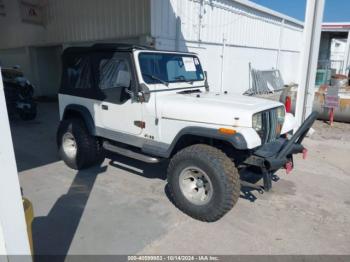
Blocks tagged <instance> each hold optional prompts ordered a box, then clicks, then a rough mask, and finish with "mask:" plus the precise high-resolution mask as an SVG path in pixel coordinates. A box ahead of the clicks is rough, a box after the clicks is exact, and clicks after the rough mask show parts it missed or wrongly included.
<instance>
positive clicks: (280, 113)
mask: <svg viewBox="0 0 350 262" xmlns="http://www.w3.org/2000/svg"><path fill="white" fill-rule="evenodd" d="M285 115H286V110H285V109H284V107H283V106H282V107H279V108H277V119H278V123H279V124H283V123H284V117H285Z"/></svg>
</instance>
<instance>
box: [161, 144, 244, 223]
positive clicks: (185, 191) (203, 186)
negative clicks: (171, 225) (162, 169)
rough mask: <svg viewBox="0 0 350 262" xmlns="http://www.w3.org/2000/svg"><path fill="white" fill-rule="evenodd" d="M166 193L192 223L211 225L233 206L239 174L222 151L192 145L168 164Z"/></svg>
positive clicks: (201, 145)
mask: <svg viewBox="0 0 350 262" xmlns="http://www.w3.org/2000/svg"><path fill="white" fill-rule="evenodd" d="M168 189H169V194H170V197H171V199H172V200H173V202H174V204H175V205H176V206H177V207H178V208H179V209H180V210H181V211H183V212H184V213H186V214H187V215H189V216H191V217H193V218H195V219H198V220H201V221H206V222H214V221H217V220H219V219H220V218H221V217H223V216H224V215H225V214H226V213H227V212H228V211H229V210H231V209H232V207H233V206H234V205H235V204H236V202H237V200H238V198H239V195H240V180H239V174H238V171H237V169H236V168H235V166H234V163H233V162H232V161H231V160H230V159H229V158H228V157H227V156H226V155H225V154H224V153H223V152H222V151H220V150H218V149H217V148H214V147H211V146H208V145H204V144H198V145H193V146H190V147H187V148H185V149H183V150H181V151H179V152H178V153H177V154H176V155H175V156H174V157H173V158H172V160H171V161H170V164H169V168H168Z"/></svg>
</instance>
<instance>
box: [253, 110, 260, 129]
mask: <svg viewBox="0 0 350 262" xmlns="http://www.w3.org/2000/svg"><path fill="white" fill-rule="evenodd" d="M252 126H253V128H254V130H255V131H261V130H262V128H263V126H262V114H261V113H257V114H255V115H253V124H252Z"/></svg>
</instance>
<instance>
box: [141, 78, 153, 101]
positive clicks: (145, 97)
mask: <svg viewBox="0 0 350 262" xmlns="http://www.w3.org/2000/svg"><path fill="white" fill-rule="evenodd" d="M139 90H140V91H139V93H138V100H139V101H140V102H145V103H147V102H148V101H149V99H150V97H151V93H150V91H149V89H148V87H147V85H146V84H144V83H142V84H139Z"/></svg>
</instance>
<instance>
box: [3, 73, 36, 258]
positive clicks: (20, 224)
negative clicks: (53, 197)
mask: <svg viewBox="0 0 350 262" xmlns="http://www.w3.org/2000/svg"><path fill="white" fill-rule="evenodd" d="M0 126H1V128H0V166H1V176H0V179H1V181H0V228H1V230H0V234H1V236H0V241H2V242H3V243H0V251H1V252H4V254H0V256H1V255H4V256H5V257H6V256H7V260H6V261H10V262H11V261H32V259H31V257H30V254H31V252H30V247H29V241H28V235H27V226H26V222H25V217H24V208H23V203H22V196H21V189H20V185H19V179H18V173H17V166H16V160H15V154H14V150H13V144H12V137H11V131H10V125H9V120H8V114H7V108H6V101H5V96H4V88H3V83H2V77H1V74H0ZM15 255H26V256H24V257H16V256H15ZM0 260H1V259H0Z"/></svg>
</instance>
